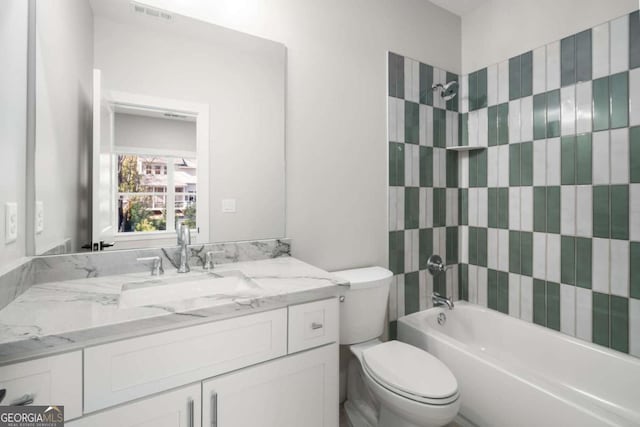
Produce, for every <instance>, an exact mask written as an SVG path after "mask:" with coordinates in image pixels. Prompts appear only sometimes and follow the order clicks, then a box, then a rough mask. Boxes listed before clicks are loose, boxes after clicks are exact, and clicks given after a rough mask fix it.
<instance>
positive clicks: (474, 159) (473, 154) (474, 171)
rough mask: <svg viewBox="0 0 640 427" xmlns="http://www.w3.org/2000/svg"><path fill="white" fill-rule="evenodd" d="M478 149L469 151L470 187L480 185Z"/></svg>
mask: <svg viewBox="0 0 640 427" xmlns="http://www.w3.org/2000/svg"><path fill="white" fill-rule="evenodd" d="M482 151H484V150H482ZM477 153H478V151H477V150H474V151H470V152H469V187H471V188H474V187H477V186H478V156H477Z"/></svg>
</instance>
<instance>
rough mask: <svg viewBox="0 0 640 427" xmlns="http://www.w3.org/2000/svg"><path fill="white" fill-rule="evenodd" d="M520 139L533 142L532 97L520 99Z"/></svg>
mask: <svg viewBox="0 0 640 427" xmlns="http://www.w3.org/2000/svg"><path fill="white" fill-rule="evenodd" d="M520 139H522V141H533V96H527V97H525V98H521V99H520Z"/></svg>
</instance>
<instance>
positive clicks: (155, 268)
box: [136, 256, 164, 276]
mask: <svg viewBox="0 0 640 427" xmlns="http://www.w3.org/2000/svg"><path fill="white" fill-rule="evenodd" d="M136 261H138V262H147V261H152V262H153V264H152V265H151V275H152V276H160V275H161V274H164V268H163V267H162V258H161V257H159V256H148V257H143V258H137V259H136Z"/></svg>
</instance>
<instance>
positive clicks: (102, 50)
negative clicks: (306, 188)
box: [33, 0, 286, 255]
mask: <svg viewBox="0 0 640 427" xmlns="http://www.w3.org/2000/svg"><path fill="white" fill-rule="evenodd" d="M35 6H36V12H35V13H36V15H35V22H36V24H35V25H36V29H35V40H36V48H35V110H36V113H35V135H36V136H35V171H34V173H35V209H34V210H35V212H34V216H35V220H34V232H33V235H34V239H35V254H36V255H43V254H57V253H66V252H78V251H82V250H93V251H95V250H114V249H128V248H136V247H151V246H168V245H173V244H175V242H176V232H175V230H176V228H177V226H178V225H179V224H181V223H185V224H187V225H188V226H189V227H190V229H191V232H192V242H198V243H207V242H221V241H238V240H253V239H264V238H279V237H284V235H285V218H284V215H285V200H284V198H285V165H284V161H285V152H284V150H285V145H284V142H285V141H284V125H285V116H284V115H285V69H286V49H285V47H284V46H283V45H282V44H279V43H276V42H272V41H269V40H264V39H260V38H257V37H253V36H249V35H247V34H243V33H239V32H237V31H233V30H229V29H226V28H222V27H219V26H216V25H212V24H210V23H205V22H202V21H197V20H194V19H191V18H187V17H184V16H180V15H177V14H175V13H172V12H170V11H164V10H158V9H155V8H151V7H148V6H146V5H144V4H143V3H139V2H133V1H128V0H59V1H58V0H56V1H51V0H36V1H35ZM112 245H113V246H112Z"/></svg>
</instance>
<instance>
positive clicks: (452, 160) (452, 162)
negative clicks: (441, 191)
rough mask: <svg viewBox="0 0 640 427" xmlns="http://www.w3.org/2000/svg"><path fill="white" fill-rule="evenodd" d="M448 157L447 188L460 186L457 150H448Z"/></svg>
mask: <svg viewBox="0 0 640 427" xmlns="http://www.w3.org/2000/svg"><path fill="white" fill-rule="evenodd" d="M446 153H447V158H446V162H447V165H446V169H447V170H446V173H445V175H446V181H447V182H446V184H447V188H457V187H458V153H457V152H456V151H451V150H447V151H446Z"/></svg>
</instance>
